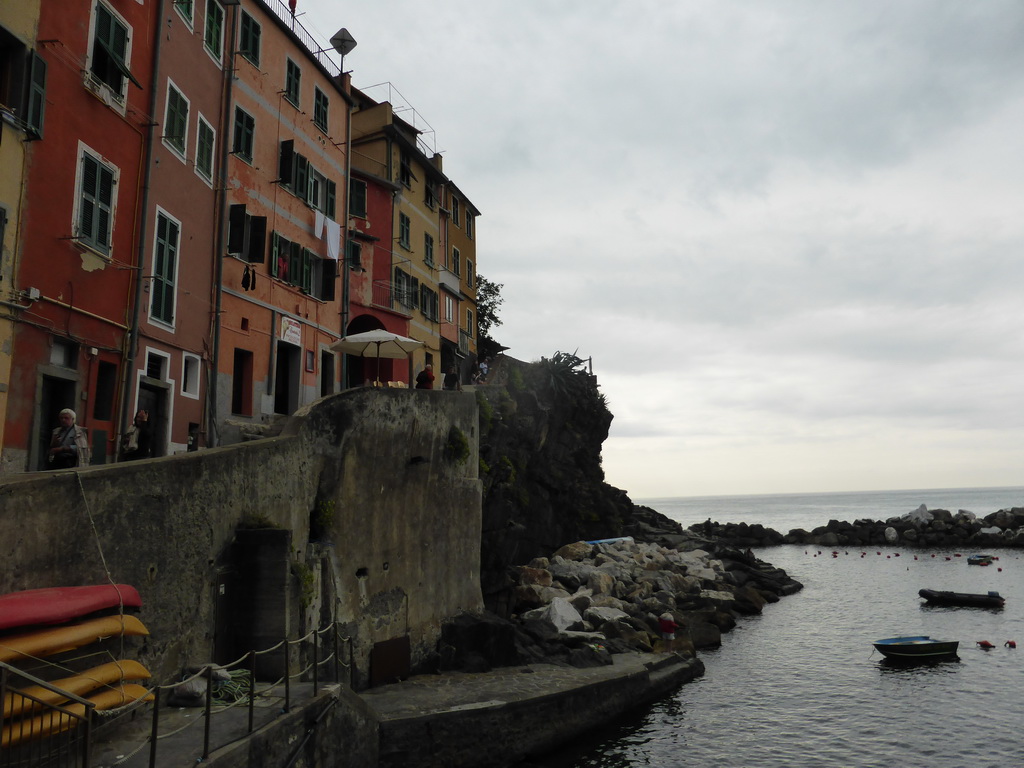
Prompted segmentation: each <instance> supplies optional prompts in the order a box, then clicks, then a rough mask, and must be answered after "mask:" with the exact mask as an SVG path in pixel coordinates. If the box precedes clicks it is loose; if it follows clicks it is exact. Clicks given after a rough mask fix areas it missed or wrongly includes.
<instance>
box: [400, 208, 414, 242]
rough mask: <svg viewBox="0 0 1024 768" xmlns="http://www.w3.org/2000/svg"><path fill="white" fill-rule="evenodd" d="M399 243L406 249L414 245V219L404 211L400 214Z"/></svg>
mask: <svg viewBox="0 0 1024 768" xmlns="http://www.w3.org/2000/svg"><path fill="white" fill-rule="evenodd" d="M398 244H399V245H400V246H402V247H403V248H405V249H409V248H411V247H412V220H411V219H410V218H409V217H408V216H406V215H405V214H404V213H400V214H398Z"/></svg>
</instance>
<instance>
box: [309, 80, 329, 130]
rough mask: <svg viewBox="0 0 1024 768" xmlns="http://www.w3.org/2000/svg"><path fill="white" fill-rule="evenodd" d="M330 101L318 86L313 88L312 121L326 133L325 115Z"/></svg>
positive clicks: (326, 115)
mask: <svg viewBox="0 0 1024 768" xmlns="http://www.w3.org/2000/svg"><path fill="white" fill-rule="evenodd" d="M330 107H331V103H330V101H328V99H327V94H326V93H324V92H323V91H321V90H320V89H319V88H314V89H313V123H314V124H315V125H316V127H317V128H319V129H320V130H321V131H323V132H324V133H327V117H328V112H329V110H330Z"/></svg>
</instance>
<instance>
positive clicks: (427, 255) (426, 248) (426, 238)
mask: <svg viewBox="0 0 1024 768" xmlns="http://www.w3.org/2000/svg"><path fill="white" fill-rule="evenodd" d="M423 261H424V262H426V263H427V264H428V265H430V266H433V264H434V238H433V237H432V236H430V235H428V234H424V235H423Z"/></svg>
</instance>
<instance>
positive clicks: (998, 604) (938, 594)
mask: <svg viewBox="0 0 1024 768" xmlns="http://www.w3.org/2000/svg"><path fill="white" fill-rule="evenodd" d="M917 594H919V595H920V596H921V597H923V598H924V599H925V600H927V601H928V602H929V603H931V604H932V605H958V606H965V607H968V608H1002V607H1003V605H1004V604H1005V603H1006V599H1005V598H1003V596H1002V595H1000V594H999V593H998V592H987V593H986V594H983V595H981V594H971V593H969V592H945V591H942V590H938V589H922V590H919V591H918V593H917Z"/></svg>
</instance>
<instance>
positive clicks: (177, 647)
mask: <svg viewBox="0 0 1024 768" xmlns="http://www.w3.org/2000/svg"><path fill="white" fill-rule="evenodd" d="M453 427H454V428H455V430H456V431H458V432H460V433H462V434H464V435H465V437H466V438H467V440H468V447H469V453H468V455H467V456H466V457H465V458H464V459H463V460H462V461H456V460H454V459H451V458H449V457H448V451H447V445H448V443H449V439H450V435H451V433H452V428H453ZM476 440H477V410H476V401H475V399H474V398H473V396H472V395H471V394H462V393H451V392H424V391H417V390H373V389H366V390H350V391H348V392H345V393H341V394H338V395H334V396H331V397H329V398H325V399H324V400H321V401H318V402H317V403H314V404H313V405H311V406H308V407H307V408H305V409H302V410H301V411H300V412H299V413H298V414H296V416H295V418H293V420H292V421H291V422H290V424H289V426H288V429H287V433H286V434H284V435H282V436H281V437H276V438H270V439H267V440H259V441H253V442H249V443H244V444H240V445H235V446H228V447H224V448H216V449H210V450H204V451H199V452H196V453H190V454H180V455H177V456H171V457H166V458H162V459H151V460H148V461H139V462H132V463H127V464H118V465H115V466H107V467H95V468H89V469H85V470H82V471H79V472H76V471H72V470H65V471H57V472H46V473H37V474H31V475H22V476H19V477H16V478H14V479H11V480H6V481H5V482H3V483H2V484H0V560H2V561H3V562H4V564H5V567H4V568H3V569H2V571H0V593H6V592H11V591H15V590H20V589H30V588H37V587H51V586H71V585H78V584H99V583H103V582H105V581H106V580H107V578H108V575H109V578H110V579H112V580H113V581H115V582H123V583H129V584H133V585H135V586H137V587H138V589H139V591H140V593H141V594H142V598H143V601H144V607H143V609H142V612H141V614H140V617H141V618H142V620H143V621H144V623H145V624H146V626H147V627H148V628H149V630H150V632H151V635H150V637H149V638H148V639H147V640H146V641H145V642H144V643H143V644H142V645H141V647H138V648H136V649H134V651H129V653H130V654H131V655H133V656H134V657H135V658H139V659H140V660H141V661H143V663H146V664H147V665H148V666H149V667H150V669H151V670H152V671H153V672H154V674H156V675H158V681H160V682H166V681H168V680H169V679H170V678H172V677H173V676H175V675H176V674H177V673H178V672H180V670H181V668H182V667H184V666H186V665H188V664H196V663H202V662H205V661H208V660H210V659H211V658H212V654H213V652H214V649H213V635H214V627H215V620H216V616H215V606H216V604H217V600H216V597H215V594H214V593H215V591H216V585H217V584H218V579H219V572H221V573H222V572H223V570H224V569H225V568H228V567H230V565H231V563H230V553H231V545H232V542H233V540H234V537H235V531H236V529H237V528H238V526H239V525H240V524H242V523H244V522H245V521H247V520H248V521H250V522H251V521H257V520H258V521H262V522H263V524H272V525H275V526H279V527H281V528H285V529H288V530H289V531H290V539H291V541H290V546H291V558H292V561H293V563H294V564H296V567H295V571H296V573H303V572H305V573H310V572H311V573H313V574H314V575H318V576H319V577H321V579H322V581H321V582H314V583H313V584H306V585H302V584H300V581H301V580H300V579H299V577H298V576H293V579H294V583H293V589H292V590H291V593H290V594H291V597H290V598H288V599H287V600H286V603H287V604H288V610H289V613H290V617H289V620H288V622H287V626H288V627H289V633H290V634H291V635H292V636H295V635H297V634H299V630H301V629H302V628H304V627H309V626H313V625H320V624H322V623H323V621H324V620H325V617H327V618H329V617H331V616H332V615H333V616H334V617H336V619H337V620H338V621H340V622H343V623H344V629H345V632H346V633H348V634H351V636H352V638H353V657H354V661H355V666H356V672H355V679H356V682H357V684H360V685H361V684H364V683H365V681H366V680H367V679H368V675H369V661H368V660H369V652H370V650H371V648H372V647H373V645H374V644H375V643H378V642H381V641H384V640H390V639H394V638H398V637H405V636H407V637H408V639H409V644H410V646H411V648H412V659H411V663H412V665H413V666H414V667H415V666H417V665H421V664H422V663H424V661H425V660H428V659H429V656H430V654H431V653H432V652H433V649H434V645H435V641H436V638H437V636H438V633H439V627H440V622H441V621H442V619H444V618H445V617H446V616H449V615H452V614H454V613H456V612H458V611H459V610H463V609H466V610H477V609H479V608H480V607H481V606H482V599H481V596H480V582H479V544H480V525H481V523H480V519H481V512H480V484H479V480H478V479H477V468H478V456H477V449H476ZM317 509H327V510H333V520H331V521H330V525H329V526H328V529H327V531H326V534H325V535H324V536H323V537H322V538H323V539H324V540H323V541H321V542H320V543H317V544H313V545H311V544H310V543H309V539H310V521H311V513H313V512H314V510H317ZM325 553H326V554H325ZM307 560H308V563H307ZM104 563H105V564H104ZM302 563H306V564H307V565H309V566H310V568H308V569H306V568H304V567H303V566H302V565H299V564H302ZM245 586H246V585H245V584H242V585H240V588H243V589H244V588H245ZM297 595H298V596H302V597H299V598H296V596H297ZM222 602H223V601H222ZM292 628H294V630H295V631H291V630H292Z"/></svg>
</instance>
